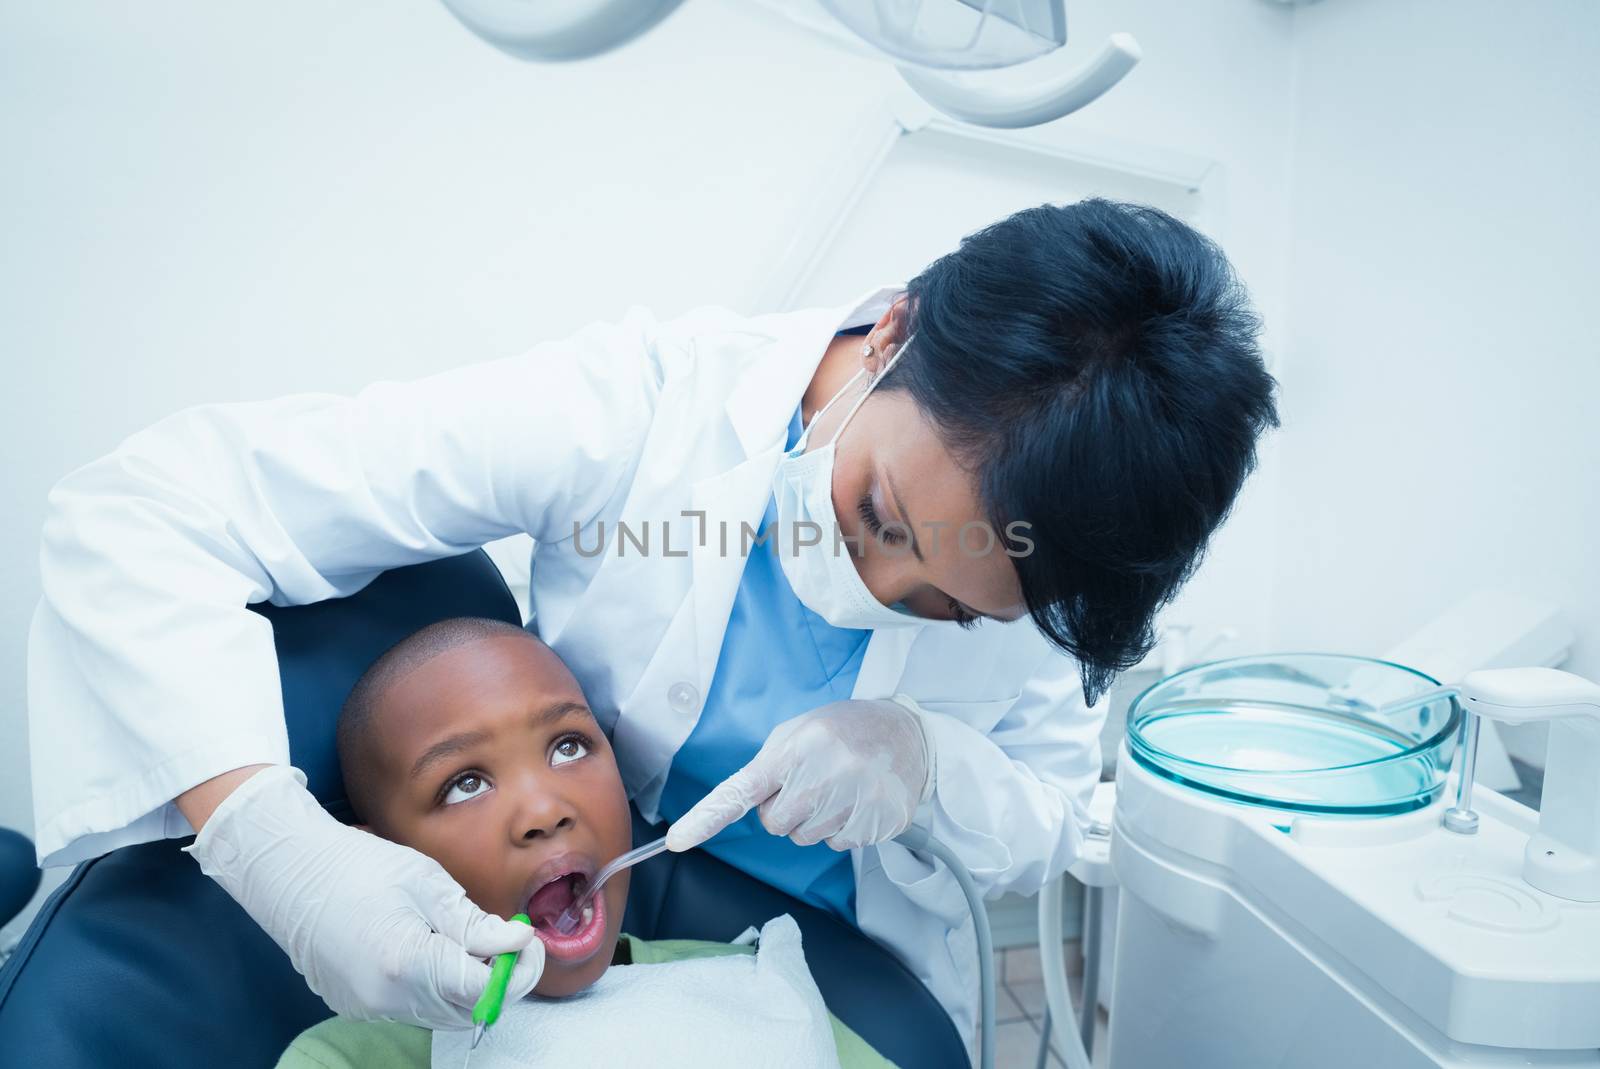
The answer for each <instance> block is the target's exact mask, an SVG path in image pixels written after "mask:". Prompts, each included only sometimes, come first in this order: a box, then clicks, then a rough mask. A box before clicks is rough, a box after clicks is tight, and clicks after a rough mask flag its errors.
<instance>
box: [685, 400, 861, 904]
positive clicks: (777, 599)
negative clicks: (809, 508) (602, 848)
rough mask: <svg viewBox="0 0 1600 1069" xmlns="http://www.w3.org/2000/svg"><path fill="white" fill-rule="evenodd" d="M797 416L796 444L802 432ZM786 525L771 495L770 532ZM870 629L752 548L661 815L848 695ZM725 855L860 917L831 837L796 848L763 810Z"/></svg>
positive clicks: (844, 857)
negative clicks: (773, 737) (817, 609)
mask: <svg viewBox="0 0 1600 1069" xmlns="http://www.w3.org/2000/svg"><path fill="white" fill-rule="evenodd" d="M800 430H801V427H800V412H799V410H798V409H796V410H795V414H794V418H793V419H792V420H790V422H789V440H788V448H790V449H792V448H794V444H795V442H796V441H797V440H798V439H799V437H800ZM776 522H777V508H776V505H775V503H774V502H773V501H772V500H770V499H769V500H768V501H767V511H766V514H765V515H763V516H762V518H761V530H766V529H767V528H769V527H770V526H771V525H772V524H774V523H776ZM871 634H872V632H871V631H857V630H853V629H845V628H839V627H834V626H832V625H831V624H829V623H828V622H827V621H825V620H824V619H822V617H820V616H818V615H817V614H816V613H814V612H812V611H811V610H810V609H808V608H806V607H805V606H804V605H803V604H801V602H800V599H799V598H797V597H796V596H795V593H794V591H793V589H791V588H790V586H789V580H788V579H787V577H785V576H784V574H783V567H782V565H781V564H780V563H779V561H778V542H777V540H776V539H769V540H768V541H767V542H766V543H764V544H763V545H761V546H752V547H751V551H750V557H749V559H748V560H746V561H745V566H744V573H743V575H742V576H741V578H740V580H739V590H738V593H737V594H735V595H734V599H733V612H732V614H731V615H730V616H729V617H728V630H727V632H726V633H725V634H724V635H723V638H722V653H721V655H720V656H719V657H718V659H717V670H716V674H715V675H714V676H713V677H712V680H711V690H710V693H709V694H707V696H706V704H705V708H704V709H703V710H701V713H700V721H699V723H697V724H696V725H695V728H694V731H693V732H692V733H691V734H690V735H689V738H688V740H687V741H685V742H684V744H683V746H682V747H681V748H680V749H679V750H678V752H677V754H676V755H675V756H674V757H673V759H672V770H671V772H670V773H668V776H667V782H666V785H665V787H663V788H662V792H661V815H662V816H663V817H665V818H666V819H667V820H677V819H678V818H679V817H681V816H683V814H684V813H686V812H687V811H688V810H689V807H690V806H692V805H694V803H696V802H698V801H699V800H700V799H701V798H703V797H704V796H705V795H706V792H708V791H710V790H711V789H712V788H713V787H715V786H716V785H717V784H719V783H721V782H722V781H723V780H724V779H726V778H727V777H729V776H731V775H732V774H733V773H735V772H737V771H738V770H739V769H740V768H741V767H742V766H743V765H745V764H746V763H747V762H748V761H749V760H750V759H751V758H752V757H754V756H755V755H756V751H757V750H759V749H761V745H762V743H764V742H766V741H767V736H768V735H769V734H771V732H772V729H773V728H775V727H777V726H778V725H779V724H781V723H783V722H784V721H785V720H789V719H792V718H793V717H796V716H799V715H800V714H801V713H806V712H810V711H811V710H812V709H815V708H816V707H817V706H819V705H826V704H827V703H828V702H832V701H842V700H844V699H846V698H849V697H850V695H851V692H852V691H854V690H855V685H856V674H857V673H858V672H859V671H860V670H861V658H862V656H863V655H864V654H865V653H866V649H867V639H868V637H870V636H871ZM704 849H705V850H707V851H708V852H710V853H711V855H712V856H714V857H717V858H720V859H721V860H723V861H726V862H727V863H728V864H730V865H732V866H734V867H735V868H737V869H739V870H741V871H743V872H747V873H749V874H750V875H752V876H754V877H756V878H757V879H759V880H761V881H762V882H764V883H767V884H770V885H771V886H773V887H776V888H778V889H779V890H780V891H784V892H787V893H788V894H790V895H793V896H794V897H795V898H798V899H800V900H801V901H802V902H806V903H809V904H811V905H813V906H818V907H820V908H822V909H825V910H828V911H829V912H831V913H833V914H834V915H835V916H837V917H840V918H842V919H843V920H845V921H847V922H849V923H850V924H855V920H856V885H855V877H854V875H853V873H852V871H851V868H850V855H849V853H842V852H840V851H837V850H834V849H833V848H831V847H829V846H828V845H827V844H826V843H818V844H816V845H815V846H796V845H795V844H794V843H793V842H791V841H790V840H788V839H785V838H779V837H778V836H776V835H772V834H770V833H769V832H768V831H767V829H765V828H763V827H762V826H761V819H760V817H759V816H758V815H757V813H756V811H755V810H753V809H752V810H751V811H750V812H749V813H746V814H745V815H744V818H743V819H742V820H739V821H738V822H737V823H734V824H731V825H729V826H728V827H727V828H726V829H724V830H723V831H722V832H721V833H720V834H718V835H717V836H716V837H715V838H713V839H711V840H710V841H709V842H708V843H706V844H705V847H704Z"/></svg>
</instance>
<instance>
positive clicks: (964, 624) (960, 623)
mask: <svg viewBox="0 0 1600 1069" xmlns="http://www.w3.org/2000/svg"><path fill="white" fill-rule="evenodd" d="M945 600H946V601H947V602H948V603H949V609H950V619H951V620H953V621H955V624H956V626H957V627H960V628H963V629H965V630H967V631H971V630H972V629H973V628H974V627H977V626H978V622H979V621H980V620H981V619H983V618H982V617H981V616H974V615H973V614H972V613H970V612H968V611H967V610H966V608H965V607H964V606H963V605H962V604H961V603H960V602H959V601H957V600H956V599H955V598H950V597H947V598H946V599H945Z"/></svg>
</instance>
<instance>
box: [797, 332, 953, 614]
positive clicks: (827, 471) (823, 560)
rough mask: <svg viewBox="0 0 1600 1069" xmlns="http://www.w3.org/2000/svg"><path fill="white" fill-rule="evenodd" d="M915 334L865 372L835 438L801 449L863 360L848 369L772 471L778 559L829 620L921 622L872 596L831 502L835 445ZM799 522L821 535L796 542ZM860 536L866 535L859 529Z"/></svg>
mask: <svg viewBox="0 0 1600 1069" xmlns="http://www.w3.org/2000/svg"><path fill="white" fill-rule="evenodd" d="M915 337H916V335H912V337H911V338H907V339H906V343H905V345H902V346H901V347H900V349H899V351H898V352H896V353H895V354H894V358H893V359H891V360H890V361H889V363H888V364H886V365H885V366H884V368H883V370H882V371H880V372H879V373H878V374H877V376H876V377H873V378H870V379H868V380H867V382H866V385H865V388H863V389H861V390H860V393H859V395H858V396H857V397H856V399H855V403H854V404H853V405H851V406H850V411H848V412H846V413H845V415H844V419H842V420H840V421H839V428H838V430H836V431H834V433H833V439H832V441H830V442H828V444H827V445H824V446H820V447H818V448H816V449H813V450H812V451H811V452H809V453H808V452H806V442H807V440H808V439H809V438H810V437H811V428H812V427H815V426H816V425H817V421H818V420H819V419H821V418H822V416H823V415H824V413H826V412H827V411H828V410H829V409H830V408H832V407H833V406H834V405H835V404H837V403H838V401H839V399H840V398H841V397H844V396H845V395H846V394H848V393H850V392H851V390H852V389H853V388H855V387H856V384H857V382H858V381H859V380H860V379H861V378H862V377H863V376H865V375H866V374H867V371H866V369H865V368H862V369H861V370H860V371H859V372H857V373H856V374H855V375H853V376H852V377H851V379H850V381H849V382H847V383H845V384H844V389H842V390H840V391H839V392H838V393H836V394H834V395H833V398H832V399H831V400H829V401H828V403H827V404H825V405H823V406H822V411H820V412H818V413H817V414H816V415H815V416H812V417H811V422H810V424H808V425H807V426H806V429H805V431H804V432H802V433H801V435H800V440H799V441H798V442H797V443H796V444H795V447H794V448H793V449H791V450H789V452H788V453H786V454H784V457H783V459H782V460H781V461H779V462H778V470H777V472H776V473H775V474H774V475H773V478H772V495H773V498H774V500H775V501H776V503H777V513H778V559H779V561H781V562H782V567H783V574H784V576H785V577H787V578H788V580H789V586H790V587H791V588H792V589H793V590H794V592H795V596H796V597H798V598H799V599H800V601H801V603H802V604H804V605H805V607H806V608H808V609H810V610H811V611H812V612H814V613H816V614H817V615H818V616H820V617H822V618H823V619H824V620H826V621H827V622H828V623H830V624H832V625H833V626H834V627H850V628H878V627H905V626H907V625H910V624H921V623H924V622H925V621H923V620H922V619H920V618H918V617H916V616H912V615H910V614H909V613H906V612H903V611H901V610H899V609H893V608H890V607H889V606H887V605H885V604H883V602H881V601H879V600H878V599H877V598H875V597H873V596H872V591H870V590H868V589H867V584H866V583H863V582H862V581H861V573H860V572H858V571H856V565H855V561H854V560H853V559H852V558H853V557H854V556H855V553H856V548H855V546H854V545H852V544H851V543H849V542H842V541H839V540H838V538H837V536H836V532H838V531H840V530H841V529H840V527H839V518H838V516H837V515H836V514H835V513H834V509H833V460H834V447H835V446H836V445H837V444H838V442H839V439H840V437H842V436H843V434H844V429H845V428H846V427H848V426H849V425H850V421H851V420H852V419H854V418H855V414H856V411H857V410H858V409H860V407H861V403H862V402H863V401H865V400H866V399H867V397H868V396H870V395H871V393H872V390H873V387H875V386H876V385H877V384H878V383H879V382H880V381H881V380H882V379H883V377H884V376H885V375H887V374H888V373H889V371H890V369H892V368H893V367H894V365H895V364H896V363H897V362H898V361H899V359H900V358H901V357H902V356H904V355H905V351H906V349H907V348H909V347H910V345H911V341H912V338H915ZM802 528H803V529H804V530H805V532H806V535H807V536H808V537H810V536H812V535H818V538H819V540H818V542H817V544H815V545H799V541H800V539H799V538H797V537H796V536H797V534H798V533H799V532H800V530H801V529H802ZM819 532H820V534H819ZM862 537H863V538H868V537H871V536H870V535H869V534H867V533H866V532H863V533H862Z"/></svg>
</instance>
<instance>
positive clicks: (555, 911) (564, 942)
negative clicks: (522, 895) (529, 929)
mask: <svg viewBox="0 0 1600 1069" xmlns="http://www.w3.org/2000/svg"><path fill="white" fill-rule="evenodd" d="M588 887H589V876H588V874H586V873H584V872H566V873H562V874H561V875H559V876H556V877H554V878H553V879H551V880H549V881H548V882H546V883H545V884H544V885H542V886H541V887H539V889H538V890H536V891H534V892H533V895H532V897H530V898H529V899H528V905H527V909H526V912H527V914H528V918H529V919H530V920H532V921H533V928H534V931H535V933H537V934H538V936H539V938H540V940H542V941H543V943H544V948H545V953H546V954H548V955H549V956H551V957H553V958H557V959H560V960H561V961H564V962H569V963H571V962H578V961H582V960H584V959H585V958H587V957H589V956H590V955H591V954H593V953H594V952H595V951H597V950H599V949H600V944H601V942H602V941H603V939H604V936H605V931H606V915H605V895H603V894H597V895H595V896H594V898H593V899H592V900H591V901H590V902H589V904H588V905H586V906H584V908H583V912H582V913H581V914H580V915H579V917H578V926H577V927H576V928H574V929H573V930H572V931H571V932H569V933H565V934H563V933H562V932H560V931H558V930H557V928H556V918H558V917H560V916H561V914H562V912H563V911H564V910H565V909H566V908H567V907H568V906H570V905H572V903H574V902H576V901H577V900H578V898H579V897H580V896H581V895H582V894H583V892H584V891H585V890H587V889H588Z"/></svg>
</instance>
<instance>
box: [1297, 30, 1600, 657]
mask: <svg viewBox="0 0 1600 1069" xmlns="http://www.w3.org/2000/svg"><path fill="white" fill-rule="evenodd" d="M1296 20H1297V21H1296V30H1295V34H1296V48H1295V52H1296V55H1297V58H1298V70H1297V83H1298V99H1297V104H1296V109H1295V144H1294V204H1293V216H1292V224H1291V226H1290V234H1291V237H1292V244H1291V261H1290V271H1289V277H1290V280H1291V284H1292V291H1291V298H1290V299H1291V303H1292V313H1291V317H1290V321H1289V322H1290V332H1289V343H1288V344H1289V349H1290V353H1291V359H1290V360H1289V361H1288V363H1287V366H1286V370H1285V375H1284V401H1285V427H1284V430H1283V433H1282V435H1281V444H1282V460H1283V474H1284V478H1283V479H1282V481H1281V486H1280V493H1281V499H1280V501H1279V502H1278V505H1277V508H1278V511H1279V514H1280V517H1281V520H1280V523H1281V527H1280V542H1279V552H1278V560H1277V569H1276V575H1277V578H1276V582H1275V583H1274V589H1275V591H1276V594H1275V601H1274V608H1275V613H1274V624H1275V628H1274V630H1275V632H1276V638H1277V640H1278V641H1279V642H1280V643H1281V644H1282V645H1284V646H1288V647H1317V648H1332V649H1343V650H1349V651H1353V652H1378V651H1380V650H1382V649H1383V648H1384V647H1386V646H1387V645H1389V644H1390V643H1391V642H1394V641H1395V640H1397V639H1400V638H1403V637H1404V636H1405V635H1406V634H1407V633H1408V632H1409V631H1411V630H1412V629H1414V628H1415V627H1416V626H1418V625H1419V624H1421V623H1423V622H1425V621H1426V620H1427V618H1429V617H1430V616H1431V615H1433V614H1434V613H1437V612H1438V611H1440V610H1441V609H1444V608H1446V607H1447V606H1448V605H1449V604H1450V603H1451V602H1453V601H1455V600H1456V599H1457V598H1458V597H1460V596H1461V595H1463V594H1465V593H1468V592H1469V591H1471V590H1473V589H1476V588H1480V587H1491V586H1492V587H1502V588H1509V589H1512V590H1516V591H1520V592H1523V593H1527V594H1531V595H1534V596H1537V597H1541V598H1548V599H1551V600H1553V601H1555V602H1557V603H1560V604H1562V605H1563V606H1565V608H1566V609H1567V611H1568V612H1569V613H1570V617H1571V622H1572V623H1573V624H1574V625H1575V626H1576V628H1577V631H1578V633H1579V641H1578V645H1577V647H1576V650H1575V656H1574V657H1573V659H1572V661H1571V662H1570V664H1569V667H1570V668H1572V669H1573V670H1575V671H1579V672H1581V673H1586V674H1587V675H1589V676H1591V677H1594V678H1600V553H1597V552H1596V551H1595V546H1596V539H1597V537H1600V467H1597V466H1600V419H1597V408H1596V406H1597V404H1600V319H1597V318H1596V316H1595V313H1594V303H1595V292H1596V289H1597V286H1600V253H1597V251H1596V250H1597V249H1600V205H1597V202H1596V191H1597V190H1600V127H1597V121H1600V118H1597V117H1600V65H1597V64H1596V62H1595V57H1596V56H1597V55H1600V5H1596V4H1594V3H1592V2H1590V0H1540V2H1539V3H1532V4H1509V3H1504V2H1494V0H1470V2H1469V0H1381V2H1379V0H1326V2H1324V3H1320V4H1316V5H1313V6H1311V7H1308V8H1303V9H1301V10H1300V11H1299V12H1298V13H1297V16H1296Z"/></svg>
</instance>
